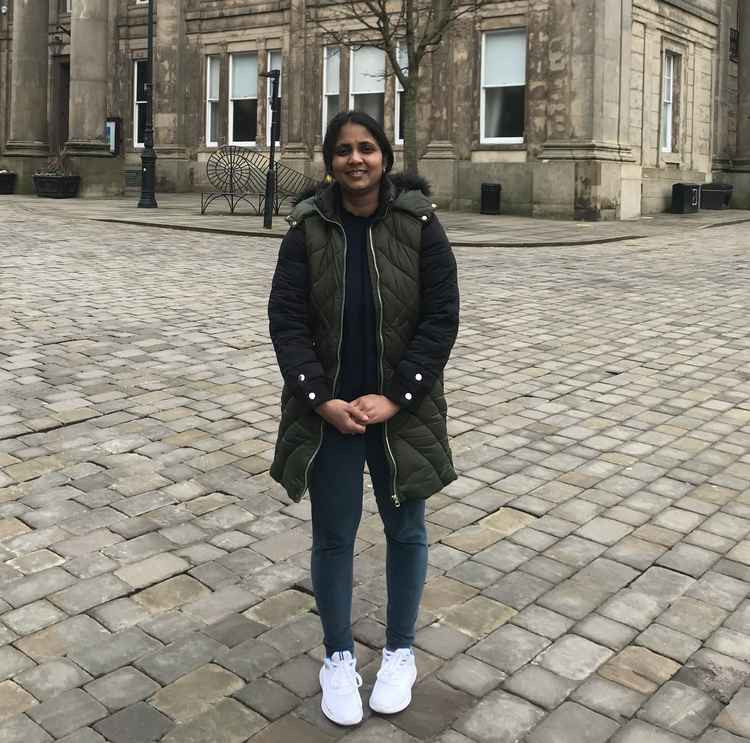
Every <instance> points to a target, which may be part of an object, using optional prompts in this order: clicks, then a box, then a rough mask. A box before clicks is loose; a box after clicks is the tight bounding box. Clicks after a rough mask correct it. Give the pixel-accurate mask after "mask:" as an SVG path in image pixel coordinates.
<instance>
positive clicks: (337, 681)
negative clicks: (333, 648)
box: [325, 653, 362, 693]
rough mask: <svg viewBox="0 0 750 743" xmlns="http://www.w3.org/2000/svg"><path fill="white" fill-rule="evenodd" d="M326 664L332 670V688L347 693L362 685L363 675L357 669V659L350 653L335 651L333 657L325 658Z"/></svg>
mask: <svg viewBox="0 0 750 743" xmlns="http://www.w3.org/2000/svg"><path fill="white" fill-rule="evenodd" d="M347 656H348V657H347ZM325 664H326V666H327V667H328V668H329V669H330V671H331V689H333V690H334V691H341V692H344V693H347V692H350V691H351V690H352V689H355V688H356V689H358V688H359V687H360V686H362V677H361V676H360V675H359V674H358V673H357V671H356V667H357V661H356V660H355V659H354V658H352V657H351V656H350V655H349V654H348V653H347V655H344V654H343V653H334V654H333V657H331V658H326V659H325Z"/></svg>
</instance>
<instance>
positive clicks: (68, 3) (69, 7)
mask: <svg viewBox="0 0 750 743" xmlns="http://www.w3.org/2000/svg"><path fill="white" fill-rule="evenodd" d="M65 12H66V13H67V14H68V15H70V14H71V13H72V12H73V0H65Z"/></svg>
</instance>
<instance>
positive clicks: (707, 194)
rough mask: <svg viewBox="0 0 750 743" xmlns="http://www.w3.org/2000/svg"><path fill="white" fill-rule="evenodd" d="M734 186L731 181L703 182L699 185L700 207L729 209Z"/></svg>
mask: <svg viewBox="0 0 750 743" xmlns="http://www.w3.org/2000/svg"><path fill="white" fill-rule="evenodd" d="M732 191H734V186H733V185H732V184H731V183H704V184H703V185H702V186H701V209H729V202H730V201H731V200H732Z"/></svg>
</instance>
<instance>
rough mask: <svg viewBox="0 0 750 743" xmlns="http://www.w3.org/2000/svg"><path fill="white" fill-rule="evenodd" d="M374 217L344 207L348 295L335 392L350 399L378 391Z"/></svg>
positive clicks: (349, 400) (343, 221)
mask: <svg viewBox="0 0 750 743" xmlns="http://www.w3.org/2000/svg"><path fill="white" fill-rule="evenodd" d="M374 221H375V216H371V217H356V216H354V215H353V214H349V212H347V211H346V210H345V209H342V210H341V223H342V225H343V227H344V232H345V233H346V296H345V298H344V334H343V338H342V343H341V372H340V375H339V382H338V393H334V394H336V396H337V397H339V398H340V399H342V400H346V401H347V402H351V401H352V400H354V399H356V398H357V397H360V396H361V395H367V394H371V393H372V394H377V392H378V346H377V340H376V338H377V336H376V334H377V328H376V315H375V299H374V296H373V289H372V286H373V285H372V282H371V280H370V268H369V262H368V259H367V255H368V251H369V228H370V226H371V225H372V223H373V222H374Z"/></svg>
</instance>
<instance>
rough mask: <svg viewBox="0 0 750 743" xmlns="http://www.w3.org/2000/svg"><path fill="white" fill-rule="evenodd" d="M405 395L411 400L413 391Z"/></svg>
mask: <svg viewBox="0 0 750 743" xmlns="http://www.w3.org/2000/svg"><path fill="white" fill-rule="evenodd" d="M404 397H405V398H406V399H407V400H411V397H412V395H411V392H407V393H406V394H405V395H404Z"/></svg>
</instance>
